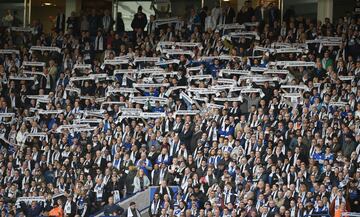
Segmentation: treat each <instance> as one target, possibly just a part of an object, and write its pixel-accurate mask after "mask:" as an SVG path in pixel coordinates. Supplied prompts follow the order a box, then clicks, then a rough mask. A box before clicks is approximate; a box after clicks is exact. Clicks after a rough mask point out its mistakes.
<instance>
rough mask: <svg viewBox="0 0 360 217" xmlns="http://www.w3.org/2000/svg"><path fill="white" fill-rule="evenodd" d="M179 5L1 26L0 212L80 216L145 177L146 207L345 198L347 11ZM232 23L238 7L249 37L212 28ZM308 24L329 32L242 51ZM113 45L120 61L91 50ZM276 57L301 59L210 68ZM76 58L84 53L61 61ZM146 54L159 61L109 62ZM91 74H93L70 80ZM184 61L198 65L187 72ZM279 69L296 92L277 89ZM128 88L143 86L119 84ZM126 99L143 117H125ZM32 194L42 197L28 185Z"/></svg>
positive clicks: (354, 146)
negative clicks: (168, 10)
mask: <svg viewBox="0 0 360 217" xmlns="http://www.w3.org/2000/svg"><path fill="white" fill-rule="evenodd" d="M189 14H190V15H189V16H188V17H187V19H185V18H184V19H182V22H180V24H179V23H177V24H176V25H172V24H163V25H156V16H150V17H147V16H146V15H145V14H144V13H143V12H142V8H141V7H139V9H138V13H136V14H135V15H134V20H133V22H132V24H131V25H132V27H133V29H134V31H133V32H130V33H126V32H124V24H123V22H122V23H121V22H120V21H121V16H118V20H117V22H114V20H113V19H112V17H111V14H110V12H109V11H104V12H103V14H102V15H101V16H100V15H99V14H98V12H97V11H96V10H95V9H93V10H91V11H89V12H88V13H84V14H83V15H82V16H81V17H80V18H77V17H76V16H75V15H74V14H73V15H72V16H71V17H70V18H69V19H67V21H66V23H65V17H64V15H63V14H61V13H59V15H58V17H57V19H56V26H55V28H54V29H53V30H52V31H50V32H44V31H43V29H42V27H41V22H35V23H34V24H33V26H32V27H33V29H32V31H31V32H27V31H15V30H13V31H12V30H10V31H8V29H6V30H2V31H1V32H0V48H1V49H6V50H10V49H12V50H18V51H19V53H18V54H17V53H16V52H13V53H2V52H0V53H1V54H0V77H1V82H0V93H1V94H0V95H1V97H0V112H1V113H0V119H1V124H0V138H1V145H0V147H1V151H0V210H1V216H9V217H10V216H27V217H32V216H34V217H35V216H63V215H64V216H89V215H90V214H93V213H96V212H98V211H100V210H103V211H104V214H105V215H114V216H118V215H124V216H140V213H139V211H137V210H136V208H135V206H136V204H134V203H132V204H131V206H130V207H122V208H121V207H118V206H117V205H115V203H116V202H118V201H119V200H121V199H122V198H125V197H127V196H131V195H132V194H134V193H137V192H140V191H143V190H145V189H146V188H148V187H149V186H158V188H157V190H156V193H155V195H154V199H153V201H151V203H150V204H149V210H148V212H149V214H150V216H161V217H165V216H194V217H195V216H225V217H227V216H241V217H245V216H247V217H302V216H308V215H311V214H318V215H319V216H327V215H328V214H330V215H332V216H337V217H338V216H340V214H341V212H344V211H352V212H359V211H360V210H359V201H360V200H359V198H360V194H359V193H360V192H359V190H360V167H359V162H360V146H359V142H360V128H359V127H360V89H358V87H359V76H360V55H359V51H360V49H359V45H360V38H359V27H360V18H358V17H357V16H356V15H352V14H351V15H349V16H348V17H344V18H339V19H338V20H334V21H331V20H330V19H326V20H324V21H316V20H312V19H310V18H306V17H296V16H294V15H293V14H292V13H289V16H288V17H286V19H284V22H283V23H281V21H280V12H279V10H278V9H277V6H276V5H275V4H269V5H264V4H262V3H260V5H259V6H258V7H256V8H252V7H251V4H250V3H249V2H248V1H246V2H245V5H244V7H242V9H241V10H240V11H238V12H236V11H235V10H234V9H233V8H232V7H230V5H227V4H226V5H225V6H222V7H220V6H217V7H215V8H213V9H208V8H207V7H204V8H202V9H201V10H199V11H196V10H195V9H191V11H190V13H189ZM232 23H239V24H244V23H250V24H251V25H245V28H246V31H247V32H255V33H256V34H258V35H259V38H257V37H252V36H251V35H250V36H248V35H246V36H240V37H237V38H230V39H229V38H226V37H223V36H224V35H226V34H228V33H229V32H227V31H225V30H223V29H221V28H220V26H221V25H223V24H232ZM253 24H256V25H253ZM114 26H116V30H113V27H114ZM10 29H11V28H10ZM323 37H340V38H341V44H340V45H332V44H330V45H326V44H325V45H322V44H321V42H320V43H314V44H308V46H307V48H306V49H305V50H306V51H304V52H295V53H273V52H254V49H255V48H256V47H257V46H261V47H264V48H273V46H275V45H274V43H275V42H276V43H279V44H281V43H282V44H287V45H289V46H292V45H295V44H305V43H306V41H307V40H319V39H323ZM166 41H171V42H193V43H200V44H201V46H195V47H190V49H187V50H186V48H183V47H177V46H175V47H174V50H177V51H180V53H179V54H175V55H173V56H171V57H169V55H165V54H164V53H163V49H157V48H159V46H158V45H159V42H166ZM31 46H50V47H58V48H60V49H61V51H60V52H57V51H47V50H41V51H36V50H30V48H31ZM180 48H181V49H180ZM182 51H183V52H185V53H184V54H181V52H182ZM186 51H191V52H193V53H194V55H188V54H187V53H186ZM211 56H213V58H208V59H207V58H206V57H211ZM224 56H228V57H230V58H223V57H224ZM115 57H120V59H121V60H124V59H126V60H127V61H129V64H126V63H121V64H104V62H105V61H106V60H114V59H115ZM139 57H160V58H161V60H160V62H165V61H169V60H172V59H177V60H179V61H178V62H176V61H174V62H170V63H169V62H168V63H164V64H159V66H155V64H154V63H153V62H141V61H139V62H135V61H133V60H134V59H136V58H139ZM276 61H306V62H314V63H315V67H313V66H295V67H291V66H290V67H288V68H286V69H287V70H288V71H289V73H288V74H285V75H284V74H274V75H272V77H271V78H277V79H274V80H270V81H265V82H256V81H253V80H252V79H251V78H247V79H242V75H239V74H233V75H231V73H230V74H224V73H221V70H222V69H229V70H245V71H251V70H252V69H255V68H257V69H258V70H253V71H252V72H251V75H250V77H251V76H253V77H259V76H262V77H264V78H269V77H267V75H265V73H264V71H265V70H267V69H268V68H270V67H273V68H274V67H275V68H276V69H282V67H281V66H280V65H279V66H276V65H275V66H273V63H274V62H276ZM24 62H45V64H46V65H45V66H44V67H43V66H41V64H40V65H36V66H32V67H29V66H27V65H26V64H24ZM84 64H90V65H91V67H90V68H76V67H75V66H77V65H84ZM275 64H276V63H275ZM154 67H160V68H161V69H163V70H164V71H163V72H164V75H163V76H161V75H160V76H159V75H157V76H153V75H151V74H146V73H141V74H140V73H139V74H135V73H134V74H129V75H128V74H126V73H125V74H123V73H120V74H114V71H115V70H120V69H123V70H126V69H129V71H130V70H131V69H135V70H139V71H141V70H143V69H146V68H154ZM259 68H262V69H264V70H259ZM29 71H30V72H29ZM25 72H28V73H25ZM172 72H176V73H173V74H171V73H172ZM97 74H98V75H100V74H106V75H107V76H106V77H105V78H102V77H99V78H97V77H96V76H95V77H96V79H92V80H91V79H90V80H79V81H76V78H83V77H91V76H94V75H97ZM197 75H202V76H204V79H192V78H193V77H194V78H195V77H196V76H197ZM206 75H211V78H209V77H206ZM95 77H94V78H95ZM229 80H230V81H231V83H232V85H233V86H232V87H238V88H240V89H241V87H249V88H250V87H251V88H253V89H260V90H261V91H259V92H260V93H259V92H251V93H246V92H244V94H242V93H241V94H240V95H241V97H240V95H239V91H230V89H226V88H225V89H220V91H214V87H216V86H217V87H219V86H220V87H221V85H219V84H220V83H221V82H225V83H226V82H229ZM260 80H261V79H260ZM137 84H140V85H141V84H154V87H146V88H141V87H137V86H136V85H137ZM285 84H288V85H291V86H292V87H293V88H290V89H287V91H288V92H289V93H293V94H298V93H300V96H301V97H300V98H299V99H296V100H295V101H294V100H291V101H289V100H287V99H286V98H284V97H283V96H284V95H285V94H288V93H287V92H286V91H285V89H284V88H282V85H285ZM300 86H301V87H303V88H298V87H300ZM134 87H136V88H134ZM176 87H179V88H176ZM183 87H185V88H183ZM114 89H118V90H120V91H118V92H111V90H114ZM191 89H193V90H194V89H195V90H198V92H197V91H195V92H191V91H190V90H191ZM130 90H131V91H130ZM206 90H208V91H209V92H206ZM204 91H205V93H204ZM240 92H241V91H240ZM186 95H188V96H190V98H191V100H189V99H187V97H185V96H186ZM141 96H144V97H148V98H146V99H147V100H146V99H145V98H144V101H143V102H140V101H136V100H133V98H134V97H141ZM151 97H153V98H154V99H156V100H155V101H152V100H151V99H152V98H151ZM234 98H236V99H239V100H233V99H234ZM220 99H228V100H220ZM240 99H241V100H240ZM103 102H106V103H103ZM111 102H116V103H114V104H111ZM131 109H133V110H134V111H141V112H144V113H145V112H151V113H153V114H154V117H151V115H150V116H144V117H142V116H141V115H140V116H138V117H136V116H135V117H126V115H125V113H126V111H129V110H131ZM179 111H186V112H188V113H189V114H185V115H181V113H179ZM191 111H194V113H193V114H192V113H191ZM141 112H140V113H139V114H141ZM186 112H185V113H186ZM157 113H161V114H163V113H165V115H164V116H163V117H157V116H156V114H157ZM177 113H179V115H176V114H177ZM1 114H3V115H4V116H2V115H1ZM7 114H14V115H13V116H12V117H8V116H6V115H7ZM155 116H156V117H155ZM89 119H90V120H98V121H97V122H96V121H94V122H91V123H90V124H89V126H87V127H85V128H84V130H82V128H83V127H82V126H80V125H78V126H79V128H78V129H76V128H75V129H74V128H67V127H68V126H71V125H76V124H78V123H80V122H79V120H80V121H81V120H89ZM29 133H30V134H29ZM41 133H43V134H41ZM28 135H30V136H28ZM35 135H45V136H40V137H38V136H35ZM170 186H177V187H178V190H177V191H174V190H173V189H174V188H172V187H170ZM39 197H43V198H44V200H32V199H31V198H39ZM19 198H24V199H23V200H20V201H17V200H18V199H19ZM339 213H340V214H339Z"/></svg>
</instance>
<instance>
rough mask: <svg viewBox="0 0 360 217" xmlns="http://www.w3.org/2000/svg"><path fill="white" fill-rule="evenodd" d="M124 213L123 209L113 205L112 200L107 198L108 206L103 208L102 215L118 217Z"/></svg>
mask: <svg viewBox="0 0 360 217" xmlns="http://www.w3.org/2000/svg"><path fill="white" fill-rule="evenodd" d="M123 213H124V209H123V208H121V207H120V206H118V205H117V204H115V203H114V198H113V197H109V199H108V204H107V205H105V206H104V215H106V216H110V215H119V216H121V215H122V214H123Z"/></svg>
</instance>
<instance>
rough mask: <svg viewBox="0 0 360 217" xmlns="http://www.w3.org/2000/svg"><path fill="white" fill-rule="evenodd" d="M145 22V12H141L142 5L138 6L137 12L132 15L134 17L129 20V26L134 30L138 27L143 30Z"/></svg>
mask: <svg viewBox="0 0 360 217" xmlns="http://www.w3.org/2000/svg"><path fill="white" fill-rule="evenodd" d="M146 24H147V17H146V14H144V13H143V12H142V7H141V6H139V7H138V12H137V13H136V14H135V15H134V19H133V20H132V22H131V27H132V28H133V30H134V31H135V32H137V30H138V29H141V30H142V31H144V29H145V26H146Z"/></svg>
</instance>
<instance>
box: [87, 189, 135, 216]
mask: <svg viewBox="0 0 360 217" xmlns="http://www.w3.org/2000/svg"><path fill="white" fill-rule="evenodd" d="M135 195H136V193H135V194H134V193H131V194H129V195H127V196H125V197H123V198H121V199H120V200H119V201H118V202H117V203H115V204H119V203H121V202H123V201H125V200H127V199H129V198H131V197H133V196H135ZM103 212H104V210H103V209H101V210H99V211H97V212H95V213H94V214H91V215H90V217H95V216H98V215H99V214H101V213H103Z"/></svg>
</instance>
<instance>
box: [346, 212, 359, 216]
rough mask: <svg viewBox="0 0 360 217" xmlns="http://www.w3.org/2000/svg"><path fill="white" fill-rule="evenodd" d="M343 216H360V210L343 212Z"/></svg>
mask: <svg viewBox="0 0 360 217" xmlns="http://www.w3.org/2000/svg"><path fill="white" fill-rule="evenodd" d="M341 216H344V217H360V213H358V212H343V213H341Z"/></svg>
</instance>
